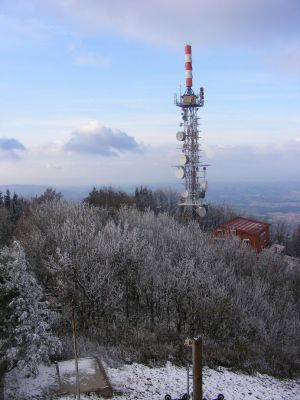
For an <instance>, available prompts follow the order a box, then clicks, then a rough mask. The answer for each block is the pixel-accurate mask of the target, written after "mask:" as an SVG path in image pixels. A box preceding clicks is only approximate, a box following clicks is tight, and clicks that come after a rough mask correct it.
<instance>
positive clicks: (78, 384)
mask: <svg viewBox="0 0 300 400" xmlns="http://www.w3.org/2000/svg"><path fill="white" fill-rule="evenodd" d="M72 330H73V346H74V357H75V370H76V399H77V400H80V383H79V368H78V350H77V327H76V319H75V307H74V301H73V300H72Z"/></svg>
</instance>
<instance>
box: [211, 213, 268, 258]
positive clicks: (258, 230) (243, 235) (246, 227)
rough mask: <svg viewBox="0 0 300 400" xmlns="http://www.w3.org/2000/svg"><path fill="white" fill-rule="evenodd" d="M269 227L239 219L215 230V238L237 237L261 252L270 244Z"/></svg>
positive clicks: (257, 222) (251, 220)
mask: <svg viewBox="0 0 300 400" xmlns="http://www.w3.org/2000/svg"><path fill="white" fill-rule="evenodd" d="M269 225H270V224H268V223H267V222H262V221H257V220H254V219H250V218H244V217H238V218H234V219H232V220H231V221H228V222H226V223H224V224H221V225H220V226H218V227H217V228H216V229H214V230H213V236H214V237H218V236H224V235H228V234H231V235H236V236H238V237H239V238H240V239H241V241H242V242H243V243H245V244H247V245H250V246H251V247H252V248H254V249H255V250H256V251H257V252H260V251H261V250H262V249H263V248H264V247H266V246H267V245H268V244H269V240H270V235H269Z"/></svg>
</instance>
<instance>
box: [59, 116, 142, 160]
mask: <svg viewBox="0 0 300 400" xmlns="http://www.w3.org/2000/svg"><path fill="white" fill-rule="evenodd" d="M64 149H65V150H66V151H70V152H74V153H78V154H90V155H100V156H108V157H110V156H117V155H118V154H120V153H123V152H128V151H129V152H137V153H141V152H143V151H144V146H143V144H142V143H138V142H137V141H136V140H135V138H134V137H133V136H129V135H127V133H125V132H122V131H120V130H113V129H111V128H108V127H106V126H103V125H101V124H100V123H98V122H92V123H90V124H88V125H87V126H83V127H82V128H80V129H78V130H76V131H74V132H72V137H71V139H70V140H69V141H68V142H67V143H65V145H64Z"/></svg>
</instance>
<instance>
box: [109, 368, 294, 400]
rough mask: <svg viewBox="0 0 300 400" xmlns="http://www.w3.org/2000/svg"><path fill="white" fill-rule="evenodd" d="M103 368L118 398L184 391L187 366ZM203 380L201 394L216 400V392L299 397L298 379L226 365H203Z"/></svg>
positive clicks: (233, 398) (237, 397)
mask: <svg viewBox="0 0 300 400" xmlns="http://www.w3.org/2000/svg"><path fill="white" fill-rule="evenodd" d="M106 371H107V373H108V376H109V378H110V380H111V383H112V386H113V388H114V390H115V391H117V392H119V393H120V396H118V398H117V399H118V400H125V399H143V400H150V399H151V400H154V399H157V400H159V399H161V400H163V399H164V396H165V395H166V394H167V393H168V394H170V395H171V396H172V398H179V396H181V395H183V394H184V393H186V387H187V372H186V369H185V368H182V367H181V368H179V367H176V366H174V365H172V364H171V363H167V364H166V366H165V367H161V368H150V367H147V366H145V365H141V364H132V365H125V366H123V367H122V368H108V367H106ZM203 381H204V387H203V395H204V396H205V397H206V398H207V399H215V398H216V397H217V395H218V394H219V393H223V394H224V396H225V400H241V399H243V400H244V399H247V400H254V399H259V400H299V399H300V382H298V383H297V382H296V381H293V380H278V379H275V378H272V377H270V376H268V375H260V374H257V375H256V376H250V375H244V374H240V373H235V372H231V371H229V370H227V369H225V368H218V369H217V370H213V369H209V368H204V371H203ZM191 389H192V385H191ZM121 393H122V394H121Z"/></svg>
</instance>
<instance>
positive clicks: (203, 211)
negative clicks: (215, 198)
mask: <svg viewBox="0 0 300 400" xmlns="http://www.w3.org/2000/svg"><path fill="white" fill-rule="evenodd" d="M196 213H197V214H198V215H199V217H205V215H206V209H205V208H204V207H197V208H196Z"/></svg>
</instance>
